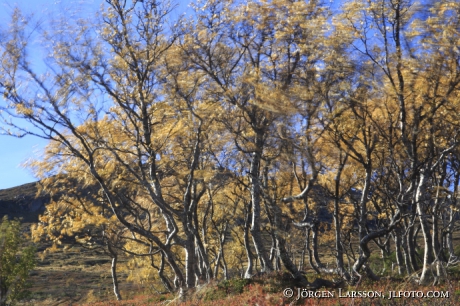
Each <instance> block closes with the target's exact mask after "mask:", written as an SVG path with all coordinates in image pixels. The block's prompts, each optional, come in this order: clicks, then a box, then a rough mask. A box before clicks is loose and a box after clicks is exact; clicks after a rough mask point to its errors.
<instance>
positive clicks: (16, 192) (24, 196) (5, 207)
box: [0, 182, 50, 222]
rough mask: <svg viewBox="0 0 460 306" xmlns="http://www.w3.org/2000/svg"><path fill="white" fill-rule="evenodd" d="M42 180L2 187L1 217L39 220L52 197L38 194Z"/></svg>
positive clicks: (28, 220) (0, 197)
mask: <svg viewBox="0 0 460 306" xmlns="http://www.w3.org/2000/svg"><path fill="white" fill-rule="evenodd" d="M38 184H40V182H34V183H28V184H24V185H20V186H16V187H12V188H7V189H0V218H3V216H4V215H8V216H9V217H10V218H23V219H24V221H25V222H36V221H38V215H39V214H40V213H42V212H43V211H44V209H45V205H46V203H48V202H49V199H50V197H49V196H47V195H38V196H37V190H38Z"/></svg>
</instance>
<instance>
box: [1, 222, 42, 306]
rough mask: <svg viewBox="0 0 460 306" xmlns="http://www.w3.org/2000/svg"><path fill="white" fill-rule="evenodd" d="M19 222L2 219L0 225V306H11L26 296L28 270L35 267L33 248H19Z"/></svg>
mask: <svg viewBox="0 0 460 306" xmlns="http://www.w3.org/2000/svg"><path fill="white" fill-rule="evenodd" d="M20 225H21V224H20V222H19V221H17V220H14V221H9V220H8V217H7V216H5V217H3V220H2V222H1V224H0V305H1V306H4V305H13V304H14V303H15V301H18V300H20V299H22V298H24V297H26V295H27V294H28V292H27V290H26V289H27V288H28V285H29V284H28V282H27V278H28V276H29V272H30V270H32V269H33V268H34V267H35V263H36V261H35V248H34V247H31V246H30V247H25V248H23V247H21V243H22V237H21V232H20Z"/></svg>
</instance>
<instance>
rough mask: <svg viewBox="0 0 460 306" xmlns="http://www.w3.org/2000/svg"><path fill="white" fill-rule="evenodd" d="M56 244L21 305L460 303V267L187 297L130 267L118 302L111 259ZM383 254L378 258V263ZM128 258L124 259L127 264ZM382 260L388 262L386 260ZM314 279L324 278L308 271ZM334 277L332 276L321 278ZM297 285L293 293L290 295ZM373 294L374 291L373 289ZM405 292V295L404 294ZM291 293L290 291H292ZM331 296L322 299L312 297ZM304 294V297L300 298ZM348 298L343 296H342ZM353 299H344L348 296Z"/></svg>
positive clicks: (274, 280)
mask: <svg viewBox="0 0 460 306" xmlns="http://www.w3.org/2000/svg"><path fill="white" fill-rule="evenodd" d="M49 246H50V245H41V246H40V249H39V250H38V254H39V257H41V258H39V259H38V265H37V267H36V268H35V269H34V270H33V271H32V273H31V277H30V280H31V282H32V287H31V288H30V292H31V295H30V297H29V298H28V299H27V300H26V301H22V302H21V303H20V304H19V305H24V306H26V305H27V306H32V305H33V306H45V305H46V306H58V305H89V306H108V305H132V306H140V305H181V306H192V305H210V306H211V305H221V306H223V305H259V306H262V305H321V306H328V305H430V306H434V305H443V306H447V305H460V267H454V268H451V269H450V270H449V271H448V276H447V279H446V280H445V281H444V282H443V283H442V284H441V285H438V286H425V287H420V286H417V285H415V284H412V283H411V282H410V281H409V280H408V278H403V277H397V276H394V277H389V276H386V277H382V279H381V281H378V282H371V281H370V280H366V279H364V280H363V281H362V282H361V283H360V284H359V285H358V286H353V287H352V286H348V285H347V284H342V285H340V287H337V288H329V289H327V288H324V289H321V290H319V291H316V293H314V292H312V293H309V292H307V291H302V289H303V288H298V287H296V285H295V284H293V282H292V280H291V279H290V278H289V277H288V276H287V274H283V273H281V272H279V273H273V274H271V275H265V276H261V277H259V278H256V279H254V280H244V279H238V278H233V279H231V280H229V281H221V282H214V283H211V284H207V285H203V286H200V287H198V288H197V289H196V290H194V291H193V292H189V293H187V294H186V295H185V297H184V298H183V299H179V298H178V297H177V295H173V294H160V293H158V292H156V291H155V290H153V289H152V288H148V287H146V286H142V285H138V284H134V283H133V282H130V281H128V273H127V272H126V270H125V269H121V271H120V272H119V279H120V291H121V294H122V296H123V298H124V300H123V301H122V302H117V301H116V300H115V297H114V294H113V288H112V279H111V276H110V258H109V257H108V256H107V255H101V254H97V253H95V252H94V251H90V250H87V249H84V248H81V247H80V246H77V245H74V246H70V245H69V246H66V247H65V248H66V250H64V251H62V250H61V251H57V252H47V253H46V255H43V254H44V253H43V250H44V249H45V248H46V247H49ZM377 257H378V256H375V257H373V259H372V260H373V261H375V262H378V261H379V259H378V258H377ZM126 261H127V259H126V258H124V259H123V258H122V259H121V266H123V265H124V264H125V263H126ZM380 262H382V260H381V259H380ZM307 276H308V278H309V281H313V280H314V279H316V278H317V277H318V275H315V274H313V273H311V274H307ZM321 277H324V278H328V277H327V276H323V275H322V276H321ZM288 288H289V289H292V297H290V298H288V297H286V296H285V294H286V291H285V290H288ZM370 291H371V292H373V293H369V292H370ZM393 291H394V292H396V294H399V295H401V294H405V295H407V294H411V295H412V296H413V297H409V298H404V297H403V296H402V297H400V298H393V299H389V297H390V294H393V295H394V293H390V292H393ZM352 292H356V295H358V294H359V293H358V292H361V294H364V292H366V293H365V294H367V295H371V294H372V295H378V293H379V292H380V293H381V297H374V298H370V297H367V298H364V297H357V296H356V297H354V298H353V297H351V296H350V295H352ZM399 292H402V293H399ZM428 292H433V293H434V294H446V293H447V294H448V297H437V298H434V297H433V298H428V297H426V298H425V297H424V298H420V297H417V295H420V294H423V295H427V294H428ZM288 293H289V292H288ZM314 294H316V295H318V294H320V295H325V297H322V298H318V297H314V296H312V295H314ZM299 295H300V296H299ZM339 295H340V296H342V297H339ZM347 295H348V297H343V296H347Z"/></svg>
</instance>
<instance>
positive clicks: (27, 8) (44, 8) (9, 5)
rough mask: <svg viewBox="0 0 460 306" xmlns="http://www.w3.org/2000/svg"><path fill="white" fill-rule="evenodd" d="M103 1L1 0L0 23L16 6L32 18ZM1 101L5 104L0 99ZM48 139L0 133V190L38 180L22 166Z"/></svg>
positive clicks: (95, 6)
mask: <svg viewBox="0 0 460 306" xmlns="http://www.w3.org/2000/svg"><path fill="white" fill-rule="evenodd" d="M173 2H175V3H178V4H179V11H184V10H185V7H186V4H187V3H189V1H180V0H176V1H173ZM102 3H105V1H104V0H16V1H14V0H0V26H1V27H2V28H3V27H4V26H6V24H5V23H6V22H8V20H9V17H8V16H9V15H10V13H11V12H12V10H13V8H14V7H16V6H18V7H19V8H21V10H23V11H24V12H25V13H26V15H29V14H33V15H34V17H35V18H37V19H39V20H43V19H44V18H46V17H48V16H50V15H55V16H56V14H59V12H62V11H64V10H63V9H64V8H71V9H73V8H80V9H78V11H79V12H86V13H88V14H89V15H91V13H92V12H95V11H97V10H98V9H99V8H100V5H101V4H102ZM0 103H4V102H3V101H2V100H0ZM46 144H47V141H46V140H43V139H40V138H37V137H33V136H25V137H23V138H14V137H11V136H4V135H0V189H5V188H10V187H14V186H18V185H21V184H25V183H29V182H34V181H36V180H37V179H36V178H35V177H34V176H33V174H32V172H31V171H30V170H29V169H25V168H23V167H21V164H23V163H24V162H25V161H27V160H28V159H30V158H34V157H38V156H40V152H41V151H42V150H43V148H44V147H45V146H46Z"/></svg>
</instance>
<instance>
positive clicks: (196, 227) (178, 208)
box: [0, 0, 460, 299]
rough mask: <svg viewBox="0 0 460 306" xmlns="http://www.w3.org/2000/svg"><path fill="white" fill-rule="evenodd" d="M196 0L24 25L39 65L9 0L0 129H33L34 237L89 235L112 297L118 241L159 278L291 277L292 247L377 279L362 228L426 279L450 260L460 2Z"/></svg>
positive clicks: (125, 4) (85, 240)
mask: <svg viewBox="0 0 460 306" xmlns="http://www.w3.org/2000/svg"><path fill="white" fill-rule="evenodd" d="M193 9H194V15H193V16H192V17H190V18H185V17H181V18H179V19H178V20H177V21H174V22H172V25H171V23H170V22H169V21H171V20H172V17H170V16H171V14H170V13H171V11H172V10H173V8H172V7H171V6H170V5H169V4H168V3H167V2H160V1H156V0H144V1H126V0H125V1H122V0H112V1H106V3H105V5H104V7H103V9H102V10H101V12H100V14H99V15H97V16H95V17H91V18H88V19H76V20H72V19H71V20H70V21H69V20H53V21H50V23H49V24H48V25H41V26H40V27H33V31H34V33H33V35H39V36H40V38H41V46H42V48H43V51H44V52H43V54H46V56H45V57H44V58H43V62H44V63H45V64H46V69H45V70H46V71H40V70H39V69H36V66H35V65H34V64H33V63H32V59H31V57H30V52H31V51H30V43H31V42H30V38H29V37H30V36H31V35H32V34H31V31H32V30H31V28H32V25H31V24H30V23H29V21H28V20H27V19H26V18H24V16H23V15H22V14H21V12H20V11H19V10H16V11H15V13H14V14H13V16H12V22H11V26H10V27H9V28H7V29H5V31H4V32H3V33H2V36H3V37H2V40H1V41H0V52H1V65H0V91H1V93H2V94H3V97H4V102H2V104H1V106H0V109H1V114H0V115H1V118H2V129H3V130H4V131H5V132H6V133H9V134H13V135H19V136H20V135H23V134H33V135H36V136H38V137H43V138H45V139H49V140H50V143H49V145H48V147H47V148H46V150H45V152H44V155H43V159H41V160H36V161H32V162H30V166H31V167H32V168H33V169H34V170H35V171H36V173H37V175H39V176H40V177H41V178H43V179H44V180H45V181H44V188H45V189H46V190H48V191H49V192H50V193H52V194H55V195H59V197H57V198H56V199H57V200H56V201H54V202H52V203H51V204H50V205H48V206H47V211H46V212H45V214H44V215H43V216H41V218H40V220H41V222H40V223H39V224H38V225H37V226H36V227H35V229H34V236H35V238H36V239H41V238H43V237H48V238H51V239H52V240H53V241H54V242H55V243H56V245H58V244H59V242H60V241H61V240H62V239H63V238H64V237H74V239H75V240H76V241H78V242H80V243H82V244H85V245H88V246H92V247H100V248H103V249H105V250H106V251H107V254H109V255H110V256H111V258H112V275H114V290H115V294H116V295H117V298H119V299H121V295H120V294H119V292H118V289H117V281H116V262H117V261H116V260H117V256H118V254H121V253H125V254H129V255H130V256H132V258H133V261H132V262H131V263H130V264H131V265H132V267H136V269H139V271H140V270H142V271H156V273H157V276H155V277H153V276H150V275H152V274H151V273H150V272H146V273H145V274H139V275H141V276H139V277H144V276H145V275H149V276H148V277H151V278H155V279H157V280H158V281H160V282H161V283H162V284H163V285H164V286H165V288H166V289H167V290H170V291H175V290H184V289H186V288H193V287H195V286H196V285H197V284H199V283H201V282H208V281H210V280H211V279H215V278H228V277H230V276H232V275H241V276H244V277H247V278H250V277H252V276H253V275H254V274H256V272H257V270H260V271H261V272H270V271H273V270H279V269H282V268H284V269H286V270H287V271H289V272H290V273H291V274H292V276H293V277H294V278H295V279H296V280H297V281H299V282H300V284H304V285H308V284H309V283H308V281H307V279H306V278H305V276H304V275H303V274H302V270H304V269H306V264H305V262H304V260H305V256H306V252H308V253H309V254H310V256H309V260H308V261H309V264H310V266H311V268H312V269H314V270H315V271H316V272H317V273H336V274H338V275H340V277H342V278H344V279H345V280H347V281H349V282H357V281H359V279H361V277H362V275H363V273H364V274H365V275H368V276H370V277H372V278H376V277H377V276H376V275H375V273H374V272H373V271H372V270H371V267H370V266H369V265H368V259H369V257H370V255H371V252H372V251H371V248H370V245H371V244H374V245H375V246H376V247H377V248H378V249H381V251H382V254H389V253H390V252H392V251H394V252H395V253H396V261H397V262H396V264H397V267H398V271H399V273H401V274H404V273H407V274H410V273H413V272H418V271H419V272H420V273H419V275H418V281H419V282H420V283H425V282H427V281H429V278H430V273H428V272H429V270H430V269H431V267H432V266H433V265H434V266H435V269H434V270H436V271H435V273H433V274H434V275H435V281H440V280H442V278H443V276H444V275H443V273H444V272H443V271H444V270H443V268H442V267H443V265H451V264H455V263H456V262H457V257H456V256H455V254H454V249H453V233H454V231H455V230H457V221H458V220H457V219H458V214H457V210H458V208H457V198H458V185H459V181H460V172H459V170H460V168H459V160H458V154H459V144H460V135H459V131H460V129H459V128H460V118H459V116H460V100H459V98H460V85H459V82H460V68H459V64H460V53H459V49H458V44H459V41H460V35H459V34H460V32H459V29H460V28H459V26H460V24H459V22H460V21H459V20H460V19H459V18H458V17H459V13H460V4H459V3H457V2H451V1H447V0H446V1H444V0H443V1H437V2H430V3H426V4H419V3H415V2H413V1H409V0H407V1H406V0H405V1H396V0H379V1H371V2H360V1H344V2H342V3H341V4H340V6H339V7H337V6H334V7H328V6H327V5H326V4H324V3H321V2H319V1H308V2H307V1H286V0H271V1H249V2H245V3H240V2H238V1H219V0H209V1H200V2H198V3H197V4H196V5H194V6H193ZM169 25H171V26H169ZM18 119H20V120H26V121H28V122H29V123H31V124H32V125H33V126H34V129H31V130H26V129H25V128H24V127H23V126H22V125H21V121H20V120H18ZM419 229H420V230H421V235H423V237H422V240H423V242H424V243H423V246H422V248H423V250H424V256H423V258H422V259H420V258H418V257H417V256H418V255H417V252H416V250H417V248H418V247H419V245H418V244H419V243H420V241H421V240H420V239H418V233H419ZM320 233H322V235H321V237H319V234H320ZM320 243H323V244H325V245H328V246H330V249H329V251H330V253H331V254H332V255H333V257H334V258H335V263H334V264H335V267H334V268H332V269H331V268H327V266H326V265H325V264H324V259H322V258H321V256H320V254H319V252H318V245H319V244H320ZM390 245H391V246H390ZM345 258H346V259H347V262H348V266H347V265H346V264H345V260H344V259H345ZM142 275H144V276H142ZM146 277H147V276H146Z"/></svg>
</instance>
